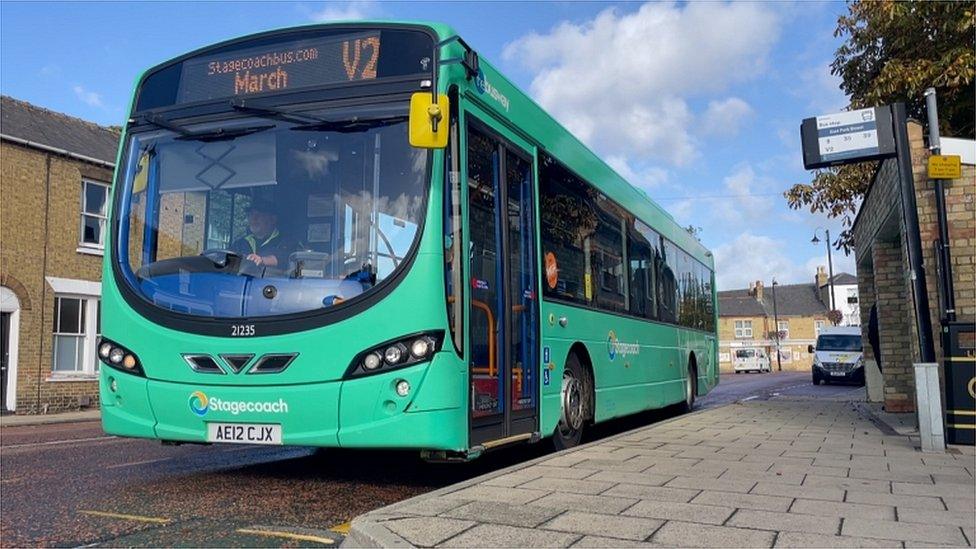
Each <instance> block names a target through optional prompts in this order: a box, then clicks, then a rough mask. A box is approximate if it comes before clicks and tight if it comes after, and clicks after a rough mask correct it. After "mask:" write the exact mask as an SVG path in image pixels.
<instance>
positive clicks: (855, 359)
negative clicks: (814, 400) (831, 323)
mask: <svg viewBox="0 0 976 549" xmlns="http://www.w3.org/2000/svg"><path fill="white" fill-rule="evenodd" d="M807 350H808V351H809V352H810V353H812V354H813V384H814V385H820V383H821V382H824V383H830V382H832V381H853V382H855V383H858V384H860V385H864V352H863V346H862V345H861V328H860V327H859V326H842V327H834V328H824V329H823V330H821V332H820V335H819V336H817V344H816V345H810V346H809V347H808V348H807Z"/></svg>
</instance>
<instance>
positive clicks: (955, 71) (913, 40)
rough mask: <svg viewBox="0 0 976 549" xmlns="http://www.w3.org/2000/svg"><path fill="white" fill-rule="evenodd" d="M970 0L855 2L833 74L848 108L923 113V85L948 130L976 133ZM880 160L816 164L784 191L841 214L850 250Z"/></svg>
mask: <svg viewBox="0 0 976 549" xmlns="http://www.w3.org/2000/svg"><path fill="white" fill-rule="evenodd" d="M974 6H976V4H974V3H973V2H896V1H892V0H884V1H871V0H866V1H862V0H854V1H852V2H850V3H849V4H848V11H849V13H848V14H847V15H842V16H841V17H839V18H838V20H837V28H836V29H835V30H834V36H837V37H846V38H845V42H844V43H843V44H842V45H841V46H840V47H839V48H838V49H837V51H836V52H835V58H834V61H833V62H832V63H831V65H830V72H831V74H833V75H835V76H840V78H841V85H840V87H841V89H842V90H844V92H845V93H847V94H848V95H849V96H850V106H849V108H851V109H859V108H865V107H873V106H878V105H885V104H889V103H895V102H899V101H900V102H904V103H905V104H906V106H907V109H908V113H909V116H913V117H915V118H917V119H919V120H924V119H925V98H924V97H923V95H922V93H923V92H924V91H925V89H926V88H929V87H934V88H935V89H936V93H937V95H938V99H939V127H940V129H941V131H942V133H943V134H944V135H952V136H956V137H966V138H970V139H972V138H973V136H974V134H976V104H974V95H976V93H974V89H973V78H974V75H976V53H974V51H973V30H974V27H976V25H974V12H976V10H974ZM875 168H876V163H874V162H868V163H860V164H848V165H846V166H841V167H839V168H832V169H826V170H818V171H817V172H816V173H815V174H814V176H813V181H811V182H810V183H800V184H796V185H793V187H791V188H790V189H789V190H788V191H786V193H784V196H785V197H786V200H787V202H788V203H789V205H790V208H793V209H800V208H804V207H809V209H810V211H811V212H812V213H826V214H827V215H828V216H829V217H840V218H842V220H843V225H844V227H845V230H844V231H843V232H842V233H841V235H840V238H839V239H838V242H837V247H838V248H844V249H849V247H850V245H851V234H850V226H851V224H852V223H853V216H854V213H855V211H856V207H857V205H858V204H859V203H860V199H861V197H863V196H864V193H865V191H867V188H868V185H870V183H871V177H872V176H873V174H874V170H875Z"/></svg>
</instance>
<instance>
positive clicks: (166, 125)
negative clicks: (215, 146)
mask: <svg viewBox="0 0 976 549" xmlns="http://www.w3.org/2000/svg"><path fill="white" fill-rule="evenodd" d="M141 122H145V123H147V124H151V125H153V126H156V127H158V128H163V129H166V130H170V131H172V132H176V133H178V134H180V136H179V137H177V138H176V139H179V140H184V141H204V142H211V141H224V140H227V139H234V138H237V137H241V136H243V135H250V134H252V133H257V132H263V131H265V130H270V129H271V128H274V127H275V125H274V124H266V125H263V126H245V127H241V128H230V129H227V128H217V129H215V130H206V131H193V130H188V129H186V128H184V127H183V126H180V125H179V124H174V123H173V122H170V121H169V120H166V119H165V118H163V117H161V116H159V115H158V114H152V115H147V116H144V117H143V118H142V119H141Z"/></svg>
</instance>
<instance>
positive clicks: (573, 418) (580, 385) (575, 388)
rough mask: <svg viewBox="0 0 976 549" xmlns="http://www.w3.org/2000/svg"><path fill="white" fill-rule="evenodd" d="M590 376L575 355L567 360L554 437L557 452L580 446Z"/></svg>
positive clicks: (588, 395) (587, 407)
mask: <svg viewBox="0 0 976 549" xmlns="http://www.w3.org/2000/svg"><path fill="white" fill-rule="evenodd" d="M589 387H590V384H589V376H587V375H586V372H585V371H584V370H583V366H582V365H581V364H580V361H579V358H578V357H577V356H576V355H575V354H571V355H569V358H568V359H566V367H565V368H564V369H563V381H562V389H561V390H560V398H559V401H560V414H559V424H558V425H556V432H555V433H553V435H552V442H553V446H555V447H556V450H557V451H558V450H565V449H566V448H572V447H573V446H576V445H577V444H579V442H580V439H581V438H582V437H583V427H584V426H585V425H586V416H587V410H588V409H589V406H588V403H589V399H590V394H589Z"/></svg>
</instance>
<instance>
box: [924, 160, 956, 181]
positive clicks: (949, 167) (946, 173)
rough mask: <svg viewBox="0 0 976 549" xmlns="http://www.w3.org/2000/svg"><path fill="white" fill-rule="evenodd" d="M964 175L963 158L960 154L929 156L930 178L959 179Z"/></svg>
mask: <svg viewBox="0 0 976 549" xmlns="http://www.w3.org/2000/svg"><path fill="white" fill-rule="evenodd" d="M960 177H962V158H960V157H959V155H941V154H940V155H932V156H930V157H929V179H959V178H960Z"/></svg>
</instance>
